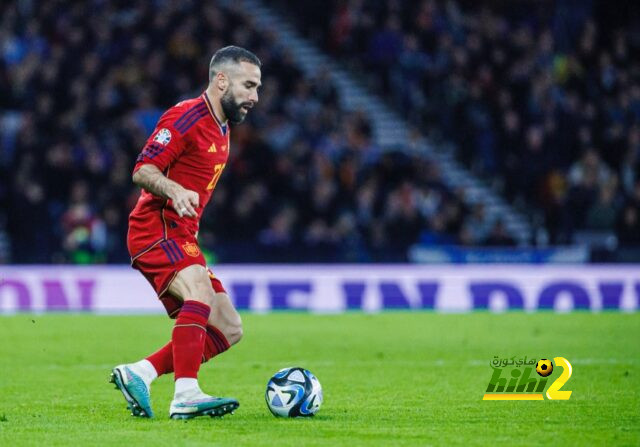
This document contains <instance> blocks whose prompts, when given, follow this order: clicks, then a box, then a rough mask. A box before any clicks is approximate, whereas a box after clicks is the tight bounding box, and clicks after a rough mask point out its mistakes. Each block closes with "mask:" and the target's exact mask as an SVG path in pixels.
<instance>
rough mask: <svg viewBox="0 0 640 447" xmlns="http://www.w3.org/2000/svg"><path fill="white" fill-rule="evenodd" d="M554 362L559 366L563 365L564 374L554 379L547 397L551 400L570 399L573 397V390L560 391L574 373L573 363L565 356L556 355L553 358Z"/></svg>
mask: <svg viewBox="0 0 640 447" xmlns="http://www.w3.org/2000/svg"><path fill="white" fill-rule="evenodd" d="M553 361H554V363H555V364H556V367H557V366H562V374H560V377H558V378H557V379H556V380H554V381H553V383H552V384H551V386H549V389H548V390H547V399H549V400H569V398H570V397H571V393H572V391H560V388H562V387H563V386H564V385H565V384H566V383H567V382H568V381H569V378H570V377H571V374H572V373H573V369H572V368H571V363H569V361H568V360H567V359H565V358H564V357H555V358H554V359H553Z"/></svg>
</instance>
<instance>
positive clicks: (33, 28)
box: [0, 1, 640, 263]
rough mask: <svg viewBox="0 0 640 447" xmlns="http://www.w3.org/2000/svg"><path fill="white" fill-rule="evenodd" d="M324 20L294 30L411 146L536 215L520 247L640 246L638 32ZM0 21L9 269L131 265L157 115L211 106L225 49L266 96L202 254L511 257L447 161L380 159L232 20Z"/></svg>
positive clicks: (507, 22)
mask: <svg viewBox="0 0 640 447" xmlns="http://www.w3.org/2000/svg"><path fill="white" fill-rule="evenodd" d="M227 3H228V2H227ZM279 4H280V5H281V6H282V7H283V9H286V8H289V10H290V11H294V12H295V11H296V9H295V8H296V4H297V2H290V1H280V2H279ZM316 4H317V5H316V8H315V9H316V10H314V8H313V7H309V5H306V6H307V7H306V8H304V9H303V10H301V11H299V14H297V16H298V18H299V20H301V21H300V22H299V23H298V24H299V25H302V27H303V28H304V29H306V30H308V31H309V35H310V37H313V38H315V39H316V40H317V41H319V42H322V43H323V44H324V45H325V48H326V50H327V51H328V52H329V53H330V54H332V55H334V56H335V57H337V58H338V59H339V60H340V61H342V62H343V63H344V64H345V65H346V66H348V67H349V68H350V69H353V70H355V71H356V72H358V73H360V75H361V77H362V82H363V84H364V85H367V86H369V87H371V88H373V89H377V90H378V91H380V92H383V93H384V94H385V95H386V97H388V98H390V103H391V104H392V105H394V106H395V107H396V108H397V109H398V110H400V111H402V112H403V115H404V116H406V118H407V119H408V120H409V121H410V123H411V124H412V125H413V126H414V127H415V128H416V129H420V130H421V131H422V130H423V131H424V132H425V133H427V134H428V135H429V136H430V137H431V138H432V139H434V141H454V142H455V143H456V147H457V154H458V155H459V158H460V160H462V161H463V162H465V163H467V164H468V165H469V166H470V167H471V168H472V170H473V172H474V173H475V174H476V175H477V176H480V177H484V178H486V179H489V181H491V182H492V184H493V185H494V187H495V188H496V190H497V191H501V192H502V193H503V194H504V195H505V197H507V198H508V199H509V200H510V201H511V202H512V203H513V204H514V205H515V206H517V207H518V208H519V209H521V210H522V211H523V212H525V213H527V214H528V215H530V219H531V222H532V223H533V224H534V225H536V228H537V231H536V238H534V239H533V240H532V241H530V242H533V243H537V244H541V245H545V244H547V243H552V244H568V243H574V242H585V241H586V242H587V243H589V244H592V245H594V246H601V247H603V248H605V249H607V250H608V249H610V248H611V246H612V245H611V244H612V242H611V240H612V239H611V236H613V246H621V245H624V246H632V245H636V244H638V243H640V241H639V240H638V238H639V236H638V234H640V232H639V231H638V230H640V216H639V213H640V182H639V181H638V176H637V167H638V151H639V150H640V149H639V148H640V130H639V128H638V116H639V115H640V84H639V83H638V63H637V62H636V61H637V60H638V58H637V55H638V36H637V35H636V34H634V33H633V32H632V31H633V28H632V27H631V25H627V26H626V27H625V26H621V27H619V28H616V29H615V30H614V31H611V32H605V31H603V24H602V23H601V22H599V21H594V20H591V18H592V17H594V16H597V14H596V12H595V11H594V8H595V7H593V6H589V5H591V3H587V4H585V6H583V7H581V8H578V13H577V14H575V16H573V15H572V16H571V17H567V16H566V14H564V15H563V14H562V8H561V7H558V8H556V10H555V11H546V12H545V11H544V10H543V9H541V8H538V9H536V8H534V9H533V10H532V14H531V15H529V16H527V17H519V16H514V12H513V11H510V10H509V8H508V7H507V6H504V5H503V8H498V9H496V10H495V11H492V10H489V9H486V8H485V9H479V10H476V9H474V8H473V7H472V5H471V4H468V3H467V2H445V3H441V2H434V1H425V2H416V3H412V4H413V5H415V6H414V9H411V8H402V7H401V6H400V5H401V4H402V2H394V1H367V2H330V5H329V6H327V7H322V8H321V7H320V6H318V5H320V4H322V5H324V2H316ZM470 5H471V6H470ZM561 5H562V3H560V6H561ZM309 11H310V13H309ZM0 12H2V21H1V23H2V27H1V29H2V31H0V44H1V54H0V86H1V88H2V90H3V92H6V94H3V95H1V97H0V115H1V117H0V126H1V127H0V137H1V140H0V150H1V153H0V154H1V156H0V176H1V177H2V179H3V181H2V182H0V203H1V204H2V206H1V210H2V211H1V212H0V214H1V215H0V261H4V262H15V263H21V262H40V263H48V262H73V263H90V262H91V263H95V262H110V263H111V262H116V263H117V262H126V261H127V253H126V246H125V242H124V240H125V236H126V217H127V215H128V212H129V210H130V209H131V208H132V206H133V203H134V201H135V199H136V197H137V191H136V189H135V188H134V187H133V185H132V184H131V181H130V172H131V166H132V164H133V161H134V160H135V157H136V154H137V152H138V151H139V150H140V148H141V145H142V143H143V141H144V139H145V138H146V136H147V135H148V134H149V133H150V132H151V130H152V129H153V127H154V125H155V122H156V120H157V119H158V117H159V116H160V114H161V113H162V111H163V110H164V109H165V108H167V107H169V106H171V105H172V104H174V103H175V102H177V101H179V100H181V99H184V98H186V97H192V96H195V95H197V94H199V93H200V92H201V91H202V90H203V89H204V87H205V83H206V79H207V65H208V58H209V56H210V54H212V53H213V51H215V49H217V48H219V47H221V46H224V45H226V44H228V43H234V44H237V45H241V46H246V47H248V48H251V49H253V50H254V51H255V52H256V53H257V54H258V56H259V57H260V58H261V59H262V61H263V64H264V70H263V72H264V74H263V76H264V82H263V83H264V87H263V90H262V96H261V99H260V105H259V106H258V107H257V108H256V109H254V110H253V111H252V114H251V116H250V118H249V122H248V123H247V124H244V125H242V126H237V127H235V128H234V129H233V132H232V135H233V146H232V157H233V161H232V162H231V163H230V164H229V166H228V168H227V169H226V171H225V174H224V175H223V178H222V181H221V182H220V183H219V185H218V187H217V190H216V193H215V194H214V197H213V199H212V202H213V203H212V204H211V205H210V206H209V208H208V210H207V212H206V214H205V216H204V219H203V227H202V230H201V239H202V242H203V246H205V247H209V248H211V249H212V252H210V253H209V256H210V258H212V259H217V260H220V261H225V262H247V261H254V262H261V261H302V262H304V261H315V262H318V261H320V262H322V261H343V262H344V261H347V262H349V261H350V262H359V261H403V260H406V256H407V248H408V247H409V246H410V245H412V244H413V243H415V242H416V241H418V240H421V241H423V242H424V243H427V244H461V245H467V246H478V245H514V244H515V241H514V239H513V237H512V236H511V235H510V234H509V232H508V231H505V227H504V224H503V222H501V221H500V220H495V219H490V218H488V217H487V213H486V209H485V207H484V205H483V204H482V203H478V204H475V205H472V206H470V205H469V202H468V200H466V197H465V194H466V193H467V191H465V190H464V189H463V188H457V189H452V188H450V187H448V186H447V185H448V183H447V182H445V181H443V176H446V175H447V174H448V173H447V172H444V173H443V172H441V170H440V169H441V168H440V166H439V165H437V164H434V163H432V162H430V161H429V160H428V159H425V158H423V157H420V156H419V154H415V153H412V152H409V151H406V150H405V149H406V148H404V147H399V148H397V150H393V151H382V150H381V148H380V147H378V146H377V144H376V142H375V141H374V139H373V138H372V134H373V133H374V132H375V131H376V129H373V128H372V122H371V121H370V120H369V118H368V116H367V114H365V113H363V111H358V110H355V111H354V110H346V109H344V108H343V107H342V106H341V103H340V101H339V98H338V92H337V90H336V88H335V86H334V85H332V83H331V82H330V81H329V74H328V73H327V72H326V70H323V69H321V68H319V69H318V70H317V72H316V73H312V74H311V75H309V74H308V73H307V74H305V73H303V72H302V71H301V69H300V67H298V66H297V65H296V63H295V62H294V60H293V58H292V57H291V54H289V52H288V49H287V48H286V46H283V45H282V44H281V43H280V42H277V40H276V39H275V37H274V36H273V35H270V34H269V33H257V32H256V30H255V27H254V26H253V23H252V18H251V17H250V16H249V15H247V14H245V13H243V12H242V9H241V8H231V9H229V8H222V7H217V6H215V5H213V4H209V3H206V4H205V3H202V2H195V1H185V2H180V4H171V3H170V2H167V3H159V4H157V5H155V4H154V5H153V6H152V5H151V4H149V3H148V2H142V1H133V2H126V3H124V2H117V1H108V2H96V3H95V4H94V3H92V4H90V5H89V4H73V3H71V4H70V3H66V2H55V1H54V2H47V3H46V4H44V5H41V6H38V7H36V6H35V4H34V3H32V2H17V1H10V2H6V3H4V4H3V5H2V6H0ZM303 12H304V14H303ZM300 18H301V19H300ZM614 19H616V20H618V22H621V23H625V22H624V21H623V20H622V19H620V18H613V19H611V20H614ZM602 20H604V19H602ZM618 22H616V23H618ZM399 25H402V27H399ZM593 67H597V69H594V68H593ZM507 185H508V186H507Z"/></svg>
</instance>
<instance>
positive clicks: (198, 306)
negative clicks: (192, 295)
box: [179, 301, 211, 320]
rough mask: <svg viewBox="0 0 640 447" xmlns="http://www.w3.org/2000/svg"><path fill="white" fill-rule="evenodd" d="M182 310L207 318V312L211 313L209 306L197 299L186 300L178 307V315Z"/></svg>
mask: <svg viewBox="0 0 640 447" xmlns="http://www.w3.org/2000/svg"><path fill="white" fill-rule="evenodd" d="M183 312H187V313H191V314H195V315H199V316H201V317H203V318H204V319H206V320H208V319H209V314H210V313H211V308H210V307H209V306H207V305H206V304H204V303H200V302H199V301H187V302H185V303H184V304H183V305H182V308H181V309H180V315H182V313H183ZM180 315H179V316H180Z"/></svg>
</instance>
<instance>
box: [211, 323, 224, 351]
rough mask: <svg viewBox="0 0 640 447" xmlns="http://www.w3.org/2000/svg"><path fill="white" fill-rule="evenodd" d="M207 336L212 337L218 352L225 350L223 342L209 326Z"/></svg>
mask: <svg viewBox="0 0 640 447" xmlns="http://www.w3.org/2000/svg"><path fill="white" fill-rule="evenodd" d="M207 336H208V337H209V338H210V339H211V341H212V342H213V344H214V345H216V349H217V350H218V352H222V351H224V350H225V349H224V345H223V344H222V342H221V341H220V340H219V339H218V337H217V335H216V334H215V333H214V332H213V331H212V330H211V329H210V328H209V327H207Z"/></svg>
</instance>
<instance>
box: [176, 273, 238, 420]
mask: <svg viewBox="0 0 640 447" xmlns="http://www.w3.org/2000/svg"><path fill="white" fill-rule="evenodd" d="M168 291H169V293H170V294H171V295H172V296H174V297H177V298H180V299H182V300H183V303H184V304H183V305H182V307H181V309H180V313H179V314H178V318H177V319H176V324H175V327H174V329H173V333H172V337H171V343H172V353H173V367H174V374H175V379H176V381H175V394H174V398H173V401H172V403H171V407H170V417H172V418H180V419H183V418H191V417H195V416H201V415H205V414H208V415H211V416H221V415H223V414H226V413H228V412H231V411H233V410H235V409H236V408H237V407H238V405H239V404H238V402H237V401H236V400H234V399H225V398H214V397H211V396H208V395H206V394H204V393H203V392H202V390H201V389H200V386H199V385H198V370H199V368H200V364H201V362H202V360H203V353H204V351H205V341H206V340H207V339H208V338H209V335H208V332H207V324H208V322H209V319H210V315H211V310H212V308H217V306H218V304H219V303H221V302H224V298H223V297H221V296H219V295H220V294H217V293H215V291H214V290H213V287H212V285H211V282H210V279H209V275H208V273H207V270H206V269H205V268H204V267H203V266H202V265H197V264H194V265H190V266H189V267H186V268H184V269H182V270H181V271H180V272H178V274H177V275H176V277H175V279H174V280H173V281H172V282H171V285H170V286H169V290H168ZM227 299H228V297H227ZM223 314H224V315H225V316H226V315H227V312H226V308H225V310H224V311H223ZM214 315H216V316H218V315H220V312H219V311H218V310H217V309H216V311H215V312H214ZM217 320H219V321H226V320H223V319H222V317H220V318H217ZM230 328H231V325H230V324H229V325H228V328H227V329H225V330H227V331H230V330H231V329H230ZM219 332H220V334H223V333H222V332H221V331H219Z"/></svg>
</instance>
